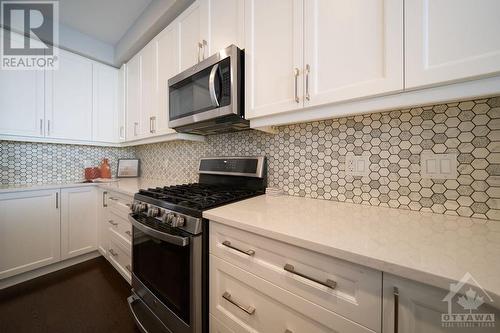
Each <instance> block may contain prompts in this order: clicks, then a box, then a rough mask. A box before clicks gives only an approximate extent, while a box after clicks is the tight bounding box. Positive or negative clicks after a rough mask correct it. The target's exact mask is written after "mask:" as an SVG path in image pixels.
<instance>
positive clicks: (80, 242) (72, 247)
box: [61, 186, 97, 259]
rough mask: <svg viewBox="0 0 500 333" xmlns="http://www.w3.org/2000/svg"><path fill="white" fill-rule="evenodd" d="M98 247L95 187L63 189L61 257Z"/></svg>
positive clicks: (69, 256)
mask: <svg viewBox="0 0 500 333" xmlns="http://www.w3.org/2000/svg"><path fill="white" fill-rule="evenodd" d="M96 249H97V204H96V190H95V189H94V188H93V187H89V186H87V187H81V188H69V189H62V190H61V257H62V259H68V258H71V257H75V256H78V255H81V254H84V253H88V252H92V251H94V250H96Z"/></svg>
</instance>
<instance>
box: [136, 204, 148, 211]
mask: <svg viewBox="0 0 500 333" xmlns="http://www.w3.org/2000/svg"><path fill="white" fill-rule="evenodd" d="M138 210H139V213H142V212H146V211H147V210H148V205H147V204H145V203H141V204H139V209H138Z"/></svg>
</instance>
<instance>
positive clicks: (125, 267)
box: [125, 265, 132, 273]
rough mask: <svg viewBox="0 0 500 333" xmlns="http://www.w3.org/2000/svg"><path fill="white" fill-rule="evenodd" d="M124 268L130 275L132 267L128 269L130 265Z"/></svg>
mask: <svg viewBox="0 0 500 333" xmlns="http://www.w3.org/2000/svg"><path fill="white" fill-rule="evenodd" d="M125 268H126V269H127V271H129V272H130V273H132V267H130V265H127V266H125Z"/></svg>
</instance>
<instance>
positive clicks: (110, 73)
mask: <svg viewBox="0 0 500 333" xmlns="http://www.w3.org/2000/svg"><path fill="white" fill-rule="evenodd" d="M118 75H119V71H118V70H117V69H116V68H113V67H110V66H106V65H102V64H98V63H94V64H93V84H92V88H93V117H92V118H93V119H92V125H93V130H92V141H96V142H118V141H119V140H120V134H121V133H120V129H121V126H120V123H119V114H118V113H119V112H121V110H120V109H119V108H118V89H119V85H118V80H119V76H118Z"/></svg>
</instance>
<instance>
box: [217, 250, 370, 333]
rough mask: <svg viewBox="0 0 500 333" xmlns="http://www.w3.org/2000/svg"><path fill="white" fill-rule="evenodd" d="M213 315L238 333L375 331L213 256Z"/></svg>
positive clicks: (346, 332) (352, 332)
mask: <svg viewBox="0 0 500 333" xmlns="http://www.w3.org/2000/svg"><path fill="white" fill-rule="evenodd" d="M210 293H211V296H210V313H211V314H212V315H213V316H214V317H215V318H216V319H217V320H219V321H220V323H221V324H222V325H224V326H226V327H227V328H228V329H230V330H232V331H234V332H283V333H285V332H286V333H290V332H292V333H293V332H317V333H326V332H330V333H331V332H339V333H344V332H345V333H367V332H372V333H373V331H371V330H369V329H367V328H365V327H363V326H361V325H359V324H356V323H354V322H352V321H350V320H348V319H346V318H344V317H342V316H340V315H338V314H336V313H333V312H330V311H328V310H326V309H325V308H323V307H321V306H318V305H316V304H314V303H311V302H309V301H307V300H305V299H303V298H302V297H298V296H296V295H294V294H292V293H290V292H288V291H286V290H284V289H281V288H280V287H278V286H276V285H274V284H272V283H270V282H268V281H266V280H264V279H261V278H259V277H257V276H255V275H253V274H251V273H248V272H246V271H244V270H242V269H241V268H238V267H236V266H234V265H232V264H230V263H228V262H227V261H225V260H222V259H220V258H217V257H215V256H214V255H210Z"/></svg>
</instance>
